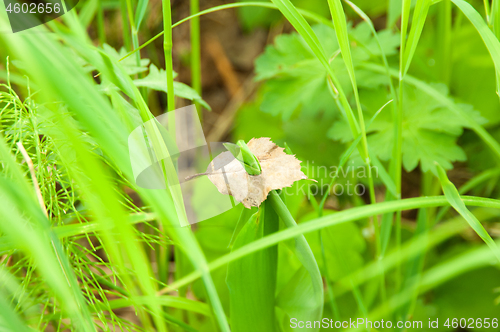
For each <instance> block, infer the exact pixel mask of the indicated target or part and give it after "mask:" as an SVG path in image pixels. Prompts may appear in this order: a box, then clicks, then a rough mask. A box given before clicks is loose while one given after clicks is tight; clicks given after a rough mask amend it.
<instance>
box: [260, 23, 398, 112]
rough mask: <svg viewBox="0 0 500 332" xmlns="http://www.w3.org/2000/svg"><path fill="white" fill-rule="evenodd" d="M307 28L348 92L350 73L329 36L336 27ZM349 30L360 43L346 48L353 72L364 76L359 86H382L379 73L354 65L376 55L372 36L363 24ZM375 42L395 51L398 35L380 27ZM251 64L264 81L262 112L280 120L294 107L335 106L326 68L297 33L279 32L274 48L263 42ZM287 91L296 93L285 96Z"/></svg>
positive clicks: (386, 50)
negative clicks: (377, 40)
mask: <svg viewBox="0 0 500 332" xmlns="http://www.w3.org/2000/svg"><path fill="white" fill-rule="evenodd" d="M312 30H313V32H314V33H315V34H316V35H317V36H318V38H319V39H320V40H321V42H322V48H323V49H324V50H325V53H326V54H327V56H328V57H329V58H330V59H331V61H330V67H331V69H332V70H333V71H334V72H335V75H336V76H337V79H338V80H339V82H340V83H341V84H342V86H345V87H347V90H346V93H348V94H350V93H351V91H352V88H349V86H350V82H349V75H348V73H347V72H346V69H345V68H346V67H345V66H344V63H343V61H342V58H341V56H339V55H338V52H339V50H340V49H339V45H338V43H337V40H336V38H332V35H335V30H334V29H332V28H331V27H330V26H327V25H315V26H313V27H312ZM348 31H349V34H350V36H351V38H352V39H353V40H356V45H361V44H362V45H363V47H359V46H351V48H352V59H353V65H354V67H355V69H356V75H359V76H360V77H362V78H363V80H359V88H360V89H374V88H377V87H378V86H381V85H385V84H387V78H386V77H385V76H384V75H379V74H375V75H374V74H373V73H370V72H368V71H364V70H362V69H361V68H359V64H360V63H361V62H363V61H366V60H369V59H371V58H374V57H378V56H380V55H381V51H380V48H379V47H378V44H377V42H376V40H374V39H373V38H372V37H371V33H370V28H369V26H368V24H366V23H361V24H358V25H357V26H356V27H355V28H351V27H349V28H348ZM380 43H381V45H382V49H383V52H384V53H385V54H387V55H394V54H396V49H397V47H398V45H399V41H398V38H397V35H395V34H393V33H392V32H390V31H387V30H384V31H381V32H380ZM255 64H256V73H257V78H258V79H261V80H265V83H264V86H263V89H262V91H263V93H264V97H263V100H262V104H261V109H262V110H263V111H264V112H267V113H271V114H274V115H277V114H281V115H282V117H283V119H285V120H288V119H290V118H291V117H292V116H293V114H294V112H296V111H297V112H299V111H300V112H302V113H306V114H309V115H310V116H313V115H316V114H318V113H320V112H321V111H326V110H329V111H330V112H331V110H332V109H337V107H336V106H335V102H334V100H332V97H331V92H330V90H329V87H328V84H327V81H326V78H327V74H328V72H327V71H325V69H324V67H323V66H322V64H321V62H320V61H319V60H318V59H317V58H316V57H315V55H314V54H313V53H312V52H311V51H310V49H309V47H308V46H307V44H306V43H305V41H304V39H302V37H301V36H299V35H297V34H295V33H292V34H289V35H280V36H278V37H277V38H276V39H275V44H274V46H268V47H267V48H266V51H265V52H264V53H263V54H262V55H261V56H259V57H258V58H257V60H256V62H255ZM287 95H293V96H295V97H294V98H287V97H286V96H287Z"/></svg>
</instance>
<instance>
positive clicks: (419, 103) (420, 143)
mask: <svg viewBox="0 0 500 332" xmlns="http://www.w3.org/2000/svg"><path fill="white" fill-rule="evenodd" d="M433 87H434V88H435V89H437V90H438V91H439V92H440V93H441V94H443V95H445V96H446V95H447V88H446V86H445V85H442V84H441V85H434V86H433ZM378 93H383V92H382V91H381V90H378ZM367 97H370V98H372V99H373V101H374V102H381V101H383V97H380V96H369V95H367ZM404 97H405V99H404V101H403V103H404V105H405V109H404V113H403V128H404V131H403V165H404V167H405V169H406V171H408V172H410V171H412V170H414V169H415V168H416V167H417V166H418V165H419V164H420V167H421V169H422V171H423V172H427V171H428V170H431V169H434V162H435V161H437V162H439V163H440V164H441V165H442V166H443V167H445V168H447V169H450V168H452V163H453V162H455V161H464V160H465V159H466V155H465V153H464V151H463V149H462V148H461V147H460V146H458V145H457V144H456V140H457V138H458V136H460V135H461V134H462V133H463V130H464V128H466V127H468V123H467V121H466V120H465V119H463V118H461V117H459V116H456V114H454V112H452V111H451V110H450V109H449V108H447V107H445V106H444V105H442V104H441V103H440V102H438V101H436V100H434V99H432V98H429V96H428V95H427V94H425V93H422V92H421V91H419V90H418V89H415V88H413V87H410V86H405V92H404ZM380 99H381V101H378V100H380ZM365 100H366V99H365ZM456 106H457V107H459V108H461V109H462V110H463V111H464V112H466V113H468V114H470V115H471V116H473V117H474V118H475V119H477V120H478V121H480V122H482V123H484V119H483V118H482V117H481V116H479V114H478V112H476V111H474V110H473V108H472V107H471V106H470V105H466V104H456ZM367 131H368V133H370V135H369V136H368V142H369V145H370V147H371V151H372V152H373V153H374V154H375V155H377V156H378V157H379V158H381V159H382V160H389V159H390V158H391V153H392V151H391V144H390V143H391V142H392V141H393V140H394V131H393V126H392V120H391V117H390V115H389V114H387V113H382V114H381V115H380V116H379V117H377V119H376V120H375V121H374V123H373V124H372V125H371V126H370V128H369V129H368V130H367ZM349 135H350V133H349V128H348V126H347V123H346V122H345V121H343V122H337V123H336V124H335V125H334V126H333V127H332V129H331V132H330V137H331V138H333V139H335V140H341V141H348V140H349Z"/></svg>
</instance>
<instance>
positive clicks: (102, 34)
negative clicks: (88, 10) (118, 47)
mask: <svg viewBox="0 0 500 332" xmlns="http://www.w3.org/2000/svg"><path fill="white" fill-rule="evenodd" d="M97 6H98V7H97V35H98V36H99V43H100V44H101V45H104V44H105V43H106V30H105V28H104V9H103V8H102V0H98V1H97Z"/></svg>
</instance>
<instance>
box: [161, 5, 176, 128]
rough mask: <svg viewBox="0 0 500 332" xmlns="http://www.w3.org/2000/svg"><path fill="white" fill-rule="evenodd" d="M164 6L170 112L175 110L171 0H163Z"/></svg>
mask: <svg viewBox="0 0 500 332" xmlns="http://www.w3.org/2000/svg"><path fill="white" fill-rule="evenodd" d="M162 6H163V31H164V32H165V34H164V35H163V51H164V53H165V70H166V72H167V111H168V112H170V111H173V110H175V96H174V64H173V60H172V12H171V9H170V0H162ZM169 120H170V119H169ZM169 122H170V121H169Z"/></svg>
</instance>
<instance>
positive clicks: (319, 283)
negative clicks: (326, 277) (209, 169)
mask: <svg viewBox="0 0 500 332" xmlns="http://www.w3.org/2000/svg"><path fill="white" fill-rule="evenodd" d="M269 201H270V203H271V204H272V207H273V208H274V210H275V211H276V213H277V214H278V215H279V217H280V218H281V220H282V221H283V222H284V223H285V225H286V226H287V228H288V229H289V230H291V229H296V228H297V224H296V223H295V220H294V219H293V217H292V215H291V214H290V211H289V210H288V209H287V207H286V205H285V204H284V203H283V201H282V200H281V198H280V196H279V195H278V194H277V193H276V191H274V190H273V191H271V193H270V194H269V196H268V200H267V201H266V203H267V202H269ZM294 251H295V254H296V255H297V258H298V260H299V261H300V262H301V263H302V266H301V267H300V268H299V270H298V271H297V272H296V273H295V275H294V276H293V277H292V278H291V279H290V280H289V282H288V283H287V284H286V285H285V286H284V287H283V288H282V290H281V291H280V293H279V294H278V296H277V298H276V306H277V307H278V308H280V309H281V310H282V311H283V312H285V313H286V314H287V315H288V317H289V318H297V319H298V320H311V321H314V320H320V319H321V317H322V315H323V303H324V290H323V280H322V278H321V273H320V271H319V267H318V263H317V262H316V259H315V258H314V254H313V252H312V251H311V248H310V246H309V244H308V242H307V240H306V238H305V237H304V236H303V235H299V236H297V237H296V238H295V239H294ZM318 329H319V327H315V328H314V329H313V331H318Z"/></svg>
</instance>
